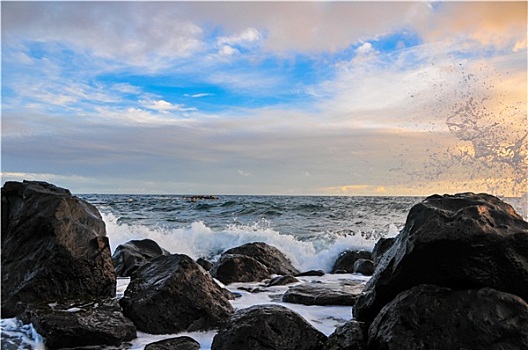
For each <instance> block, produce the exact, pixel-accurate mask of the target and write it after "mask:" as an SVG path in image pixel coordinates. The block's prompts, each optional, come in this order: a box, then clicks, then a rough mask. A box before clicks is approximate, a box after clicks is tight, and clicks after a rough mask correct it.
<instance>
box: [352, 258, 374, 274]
mask: <svg viewBox="0 0 528 350" xmlns="http://www.w3.org/2000/svg"><path fill="white" fill-rule="evenodd" d="M354 273H360V274H362V275H364V276H372V274H373V273H374V263H373V262H372V260H369V259H357V260H356V262H355V263H354Z"/></svg>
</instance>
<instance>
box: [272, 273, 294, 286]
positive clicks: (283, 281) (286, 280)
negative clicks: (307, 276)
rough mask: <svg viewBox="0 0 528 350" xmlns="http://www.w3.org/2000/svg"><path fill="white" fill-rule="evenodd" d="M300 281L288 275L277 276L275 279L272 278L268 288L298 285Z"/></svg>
mask: <svg viewBox="0 0 528 350" xmlns="http://www.w3.org/2000/svg"><path fill="white" fill-rule="evenodd" d="M297 282H299V280H298V279H297V278H295V277H293V276H290V275H287V276H277V277H275V278H272V279H271V281H269V282H268V284H267V285H266V287H273V286H285V285H287V284H290V283H297Z"/></svg>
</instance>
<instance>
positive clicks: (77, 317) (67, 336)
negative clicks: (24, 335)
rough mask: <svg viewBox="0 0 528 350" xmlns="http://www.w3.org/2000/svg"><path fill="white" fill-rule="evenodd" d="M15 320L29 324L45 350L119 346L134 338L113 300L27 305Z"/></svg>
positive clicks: (133, 329) (132, 326)
mask: <svg viewBox="0 0 528 350" xmlns="http://www.w3.org/2000/svg"><path fill="white" fill-rule="evenodd" d="M18 317H19V318H20V319H22V321H23V322H25V323H32V324H33V327H34V328H35V330H36V331H37V332H38V333H39V334H40V335H41V336H42V337H44V342H45V344H46V347H47V348H48V349H60V348H73V347H83V346H93V345H109V346H119V345H121V343H122V342H123V341H128V340H132V339H134V338H136V328H135V327H134V324H133V323H132V322H131V321H130V320H128V319H127V318H125V316H123V313H122V311H121V308H120V307H119V304H118V303H117V300H115V299H94V300H68V301H61V302H54V303H46V302H40V303H36V304H29V305H27V306H26V310H25V311H24V312H23V313H22V314H20V315H19V316H18Z"/></svg>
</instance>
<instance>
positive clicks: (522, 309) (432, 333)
mask: <svg viewBox="0 0 528 350" xmlns="http://www.w3.org/2000/svg"><path fill="white" fill-rule="evenodd" d="M527 325H528V305H527V304H526V302H525V301H524V300H522V299H521V298H519V297H517V296H515V295H512V294H509V293H504V292H499V291H496V290H494V289H491V288H482V289H479V290H460V291H454V290H451V289H449V288H444V287H438V286H433V285H419V286H416V287H413V288H411V289H410V290H407V291H405V292H402V293H401V294H399V295H398V296H397V297H396V298H395V299H394V300H393V301H392V302H390V303H389V304H387V305H386V306H385V307H384V308H383V309H382V310H381V311H380V313H379V314H378V315H377V317H376V318H375V319H374V322H373V323H372V324H371V326H370V328H369V331H368V334H369V341H368V345H369V347H368V349H369V350H382V349H383V350H385V349H394V350H399V349H401V350H418V349H420V350H425V349H519V350H520V349H528V327H527Z"/></svg>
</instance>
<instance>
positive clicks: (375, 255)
mask: <svg viewBox="0 0 528 350" xmlns="http://www.w3.org/2000/svg"><path fill="white" fill-rule="evenodd" d="M395 240H396V239H395V238H394V237H389V238H380V239H378V241H377V242H376V244H375V245H374V249H372V261H373V262H374V265H378V263H379V262H380V260H381V257H382V256H383V254H385V252H386V251H387V250H389V249H390V247H392V245H393V244H394V241H395Z"/></svg>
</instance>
